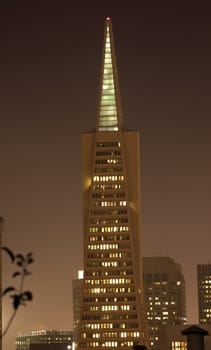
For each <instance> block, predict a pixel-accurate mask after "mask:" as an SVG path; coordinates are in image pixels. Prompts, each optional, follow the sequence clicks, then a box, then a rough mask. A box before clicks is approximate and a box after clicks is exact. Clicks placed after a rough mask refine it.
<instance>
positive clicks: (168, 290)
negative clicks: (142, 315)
mask: <svg viewBox="0 0 211 350" xmlns="http://www.w3.org/2000/svg"><path fill="white" fill-rule="evenodd" d="M143 274H144V295H145V303H146V309H147V319H148V323H149V336H150V345H151V348H152V349H154V350H156V349H158V340H159V326H160V325H182V324H185V323H186V303H185V280H184V276H183V273H182V269H181V265H180V264H178V263H176V262H175V261H174V260H173V259H172V258H170V257H144V258H143Z"/></svg>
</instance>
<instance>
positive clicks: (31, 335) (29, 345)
mask: <svg viewBox="0 0 211 350" xmlns="http://www.w3.org/2000/svg"><path fill="white" fill-rule="evenodd" d="M15 345H16V350H44V349H45V350H47V349H48V350H72V332H70V331H57V330H34V331H26V332H20V333H19V334H18V335H17V337H16V341H15Z"/></svg>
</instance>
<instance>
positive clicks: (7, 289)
mask: <svg viewBox="0 0 211 350" xmlns="http://www.w3.org/2000/svg"><path fill="white" fill-rule="evenodd" d="M14 291H15V288H14V287H7V288H5V289H4V290H3V293H2V296H4V295H5V294H7V293H10V292H14Z"/></svg>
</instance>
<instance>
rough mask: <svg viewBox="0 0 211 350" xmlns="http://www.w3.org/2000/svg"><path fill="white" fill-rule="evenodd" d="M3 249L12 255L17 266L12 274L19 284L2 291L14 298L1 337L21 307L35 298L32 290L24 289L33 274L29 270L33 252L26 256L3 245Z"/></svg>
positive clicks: (4, 294) (32, 260) (3, 293)
mask: <svg viewBox="0 0 211 350" xmlns="http://www.w3.org/2000/svg"><path fill="white" fill-rule="evenodd" d="M2 250H4V251H5V252H6V253H7V255H8V256H9V257H10V260H11V262H12V263H13V264H15V265H16V267H17V270H16V271H15V272H14V273H13V274H12V278H16V279H17V278H19V284H18V287H17V288H16V287H14V286H9V287H7V288H5V289H4V290H3V292H2V298H3V297H5V296H6V295H9V296H10V298H11V299H12V305H13V313H12V314H11V316H10V318H9V320H8V322H7V324H6V326H5V328H4V331H3V332H2V335H1V338H3V337H4V336H5V335H6V334H7V332H8V330H9V328H10V326H11V324H12V322H13V320H14V318H15V316H16V313H17V311H18V309H19V307H20V306H26V304H27V302H29V301H32V299H33V295H32V292H31V291H28V290H26V291H24V283H25V279H26V277H28V276H30V275H31V271H29V269H28V267H29V265H31V264H32V263H33V262H34V259H33V254H32V253H28V254H26V255H25V256H24V255H22V254H14V253H13V252H12V251H11V250H10V249H9V248H7V247H2Z"/></svg>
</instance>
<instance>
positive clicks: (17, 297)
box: [11, 294, 21, 310]
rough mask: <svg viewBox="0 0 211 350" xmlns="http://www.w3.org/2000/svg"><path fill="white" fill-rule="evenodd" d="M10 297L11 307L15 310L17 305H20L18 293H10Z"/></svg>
mask: <svg viewBox="0 0 211 350" xmlns="http://www.w3.org/2000/svg"><path fill="white" fill-rule="evenodd" d="M11 298H12V299H13V308H14V309H15V310H17V309H18V308H19V306H20V303H21V298H20V295H18V294H13V295H11Z"/></svg>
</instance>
